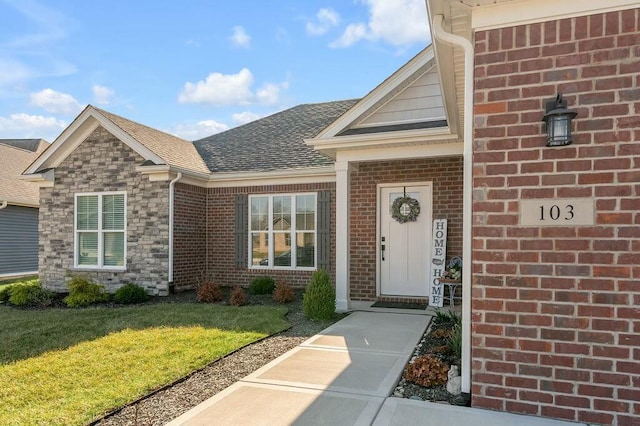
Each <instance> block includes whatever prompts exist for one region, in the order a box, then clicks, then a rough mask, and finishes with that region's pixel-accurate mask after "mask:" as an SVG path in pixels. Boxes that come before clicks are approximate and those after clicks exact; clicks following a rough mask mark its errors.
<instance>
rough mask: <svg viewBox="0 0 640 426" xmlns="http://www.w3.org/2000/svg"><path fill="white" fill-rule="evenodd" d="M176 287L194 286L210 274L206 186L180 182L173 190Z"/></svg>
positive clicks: (178, 289)
mask: <svg viewBox="0 0 640 426" xmlns="http://www.w3.org/2000/svg"><path fill="white" fill-rule="evenodd" d="M174 196H175V198H174V202H175V209H174V222H173V232H174V234H173V253H174V255H173V286H174V289H175V290H177V291H180V290H185V289H188V288H194V287H195V286H196V285H197V284H198V283H200V282H201V281H202V280H204V279H205V278H206V273H207V267H206V262H207V243H206V241H207V189H206V188H199V187H196V186H192V185H185V184H182V183H177V184H176V186H175V193H174Z"/></svg>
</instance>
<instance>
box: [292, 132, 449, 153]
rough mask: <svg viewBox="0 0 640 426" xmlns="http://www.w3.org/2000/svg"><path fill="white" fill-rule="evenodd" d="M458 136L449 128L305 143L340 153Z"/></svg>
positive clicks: (375, 134)
mask: <svg viewBox="0 0 640 426" xmlns="http://www.w3.org/2000/svg"><path fill="white" fill-rule="evenodd" d="M458 139H459V138H458V135H456V134H454V133H451V131H450V130H449V128H448V127H447V128H441V127H439V128H434V129H416V130H405V131H402V132H393V133H391V132H389V133H367V134H361V135H348V136H335V137H333V138H331V139H322V138H314V139H305V143H306V144H307V145H309V146H311V147H313V149H315V150H316V151H322V152H324V151H325V150H328V151H330V152H338V151H340V150H345V149H355V148H357V149H368V148H375V147H380V146H389V145H398V144H424V143H428V142H434V141H439V142H442V141H453V140H458Z"/></svg>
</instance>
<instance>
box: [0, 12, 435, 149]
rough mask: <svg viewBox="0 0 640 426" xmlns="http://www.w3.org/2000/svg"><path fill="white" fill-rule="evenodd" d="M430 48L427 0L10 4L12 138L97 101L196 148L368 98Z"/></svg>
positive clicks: (2, 34)
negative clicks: (294, 114)
mask: <svg viewBox="0 0 640 426" xmlns="http://www.w3.org/2000/svg"><path fill="white" fill-rule="evenodd" d="M428 43H429V31H428V26H427V18H426V12H425V5H424V0H321V1H315V0H305V1H299V0H278V1H258V0H235V1H201V0H183V1H180V2H176V1H173V2H158V1H157V0H156V1H153V2H152V1H147V0H144V1H143V0H135V1H131V0H127V1H121V0H112V1H110V2H93V1H82V2H81V1H78V0H51V1H34V0H0V138H35V137H42V138H44V139H47V140H49V141H53V140H54V139H55V138H56V137H57V136H58V135H59V134H60V132H61V131H62V130H63V129H64V128H65V127H66V126H67V125H68V124H69V123H70V122H71V121H72V120H73V118H74V117H75V116H76V115H77V114H78V113H79V112H80V111H81V110H82V108H83V107H84V106H86V105H87V104H92V105H95V106H97V107H99V108H103V109H106V110H108V111H110V112H113V113H115V114H118V115H121V116H124V117H127V118H130V119H132V120H135V121H138V122H141V123H143V124H146V125H149V126H152V127H155V128H157V129H161V130H164V131H167V132H169V133H173V134H176V135H178V136H181V137H183V138H185V139H188V140H194V139H198V138H201V137H204V136H207V135H210V134H213V133H216V132H219V131H222V130H225V129H228V128H231V127H234V126H237V125H240V124H243V123H245V122H247V121H250V120H252V119H256V118H258V117H262V116H265V115H269V114H272V113H274V112H277V111H280V110H283V109H286V108H289V107H292V106H295V105H298V104H302V103H313V102H324V101H332V100H339V99H350V98H359V97H362V96H364V95H365V94H367V93H368V92H369V91H370V90H372V89H373V88H375V87H376V86H377V85H378V84H380V83H381V82H382V81H383V80H384V79H385V78H387V77H388V76H389V75H391V74H392V73H393V72H394V71H395V70H396V69H398V68H399V67H400V66H402V65H403V64H404V63H406V62H407V61H408V60H409V59H410V58H411V57H413V56H414V55H415V54H416V53H417V52H419V51H420V50H421V49H423V48H424V47H425V46H426V45H427V44H428Z"/></svg>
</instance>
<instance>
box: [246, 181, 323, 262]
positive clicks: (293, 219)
mask: <svg viewBox="0 0 640 426" xmlns="http://www.w3.org/2000/svg"><path fill="white" fill-rule="evenodd" d="M305 195H313V196H314V197H315V226H314V229H313V231H307V230H303V231H298V228H297V223H296V221H297V218H296V212H295V209H296V197H297V196H305ZM274 197H291V232H292V233H293V234H294V235H292V240H291V241H292V242H294V241H296V238H295V233H297V232H309V233H310V232H313V244H314V246H313V247H314V250H313V265H314V266H297V265H296V266H295V267H294V266H260V265H254V264H253V241H252V236H253V232H259V231H253V230H252V229H251V200H252V199H253V198H268V199H269V230H268V231H267V232H268V238H269V253H268V256H269V264H270V265H272V264H273V253H272V250H271V247H273V236H274V232H275V231H274V230H273V229H272V226H273V198H274ZM247 209H248V212H247V231H248V232H247V234H248V243H247V246H248V254H247V259H248V268H249V269H257V270H266V271H274V270H282V271H315V270H317V269H318V193H317V192H291V193H274V194H250V195H249V200H248V203H247ZM260 232H264V231H260ZM296 251H297V244H291V261H292V263H293V262H294V259H295V258H296Z"/></svg>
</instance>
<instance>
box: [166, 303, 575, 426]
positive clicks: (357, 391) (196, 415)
mask: <svg viewBox="0 0 640 426" xmlns="http://www.w3.org/2000/svg"><path fill="white" fill-rule="evenodd" d="M403 312H406V311H403ZM424 313H425V312H424V311H422V315H420V314H410V313H389V312H355V313H352V314H351V315H349V316H348V317H346V318H345V319H343V320H341V321H339V322H337V323H335V324H334V325H332V326H331V327H329V328H327V329H326V330H324V331H322V332H321V333H320V334H318V335H316V336H313V337H311V338H310V339H308V340H307V341H305V342H304V343H302V344H301V345H300V346H298V347H296V348H294V349H292V350H291V351H289V352H287V353H285V354H284V355H282V356H280V357H279V358H276V359H275V360H273V361H272V362H270V363H269V364H267V365H265V366H264V367H262V368H260V369H259V370H257V371H255V372H254V373H252V374H250V375H249V376H247V377H245V378H244V379H242V380H241V381H239V382H237V383H235V384H234V385H232V386H230V387H228V388H227V389H225V390H223V391H222V392H220V393H218V394H217V395H215V396H214V397H212V398H210V399H208V400H206V401H205V402H203V403H202V404H200V405H198V406H196V407H194V408H193V409H191V410H189V411H188V412H186V413H185V414H183V415H182V416H180V417H178V418H177V419H175V420H173V421H172V422H170V423H169V425H171V426H178V425H189V426H194V425H225V426H230V425H242V426H249V425H292V424H295V425H331V426H339V425H345V426H347V425H349V426H350V425H372V424H373V425H376V426H383V425H459V424H465V423H466V424H473V425H487V426H489V425H491V426H495V425H496V424H498V425H499V424H503V425H511V424H518V425H520V426H543V425H562V424H566V425H574V426H575V423H564V422H555V421H553V422H551V421H549V420H545V419H540V418H535V417H525V416H517V415H510V414H505V413H496V412H490V411H486V410H476V409H470V408H461V407H452V406H449V405H443V404H431V403H426V402H421V401H411V400H407V399H400V398H387V397H388V396H389V395H391V394H392V393H393V390H394V388H395V385H396V383H397V381H398V379H399V378H400V375H401V374H402V370H403V369H404V366H405V364H406V363H407V361H408V360H409V358H410V357H411V354H412V353H413V350H414V349H415V346H416V344H417V342H418V341H419V340H420V337H421V336H422V334H423V333H424V331H425V329H426V327H427V325H428V323H429V319H430V316H428V315H424Z"/></svg>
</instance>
